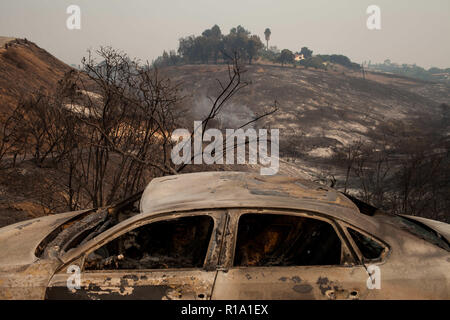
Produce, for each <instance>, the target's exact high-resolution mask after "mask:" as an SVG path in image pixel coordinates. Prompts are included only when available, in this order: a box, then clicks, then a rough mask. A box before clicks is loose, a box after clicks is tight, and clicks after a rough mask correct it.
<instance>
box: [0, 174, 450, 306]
mask: <svg viewBox="0 0 450 320" xmlns="http://www.w3.org/2000/svg"><path fill="white" fill-rule="evenodd" d="M449 240H450V226H449V225H448V224H445V223H442V222H437V221H433V220H428V219H423V218H418V217H410V216H399V215H391V214H388V213H384V212H382V211H379V210H376V209H375V208H371V207H370V206H367V205H365V204H363V203H361V202H360V201H358V200H356V199H354V198H352V197H350V196H346V195H344V194H342V193H340V192H338V191H336V190H333V189H331V188H329V187H326V186H322V185H318V184H315V183H312V182H310V181H306V180H302V179H297V178H290V177H282V176H266V177H265V176H259V175H255V174H250V173H240V172H203V173H192V174H182V175H177V176H167V177H163V178H158V179H154V180H153V181H152V182H151V183H150V184H149V185H148V186H147V188H146V189H145V190H144V192H143V193H142V196H141V195H140V194H138V195H136V196H134V197H132V198H130V199H127V200H125V201H123V202H122V203H119V204H117V205H115V206H111V207H107V208H99V209H95V210H85V211H78V212H68V213H63V214H58V215H52V216H47V217H43V218H38V219H33V220H29V221H26V222H21V223H17V224H14V225H10V226H7V227H4V228H2V229H0V248H2V249H1V251H2V254H1V256H0V297H1V298H2V299H202V300H205V299H207V300H208V299H449V298H450V252H449V251H450V248H449ZM374 270H377V272H374Z"/></svg>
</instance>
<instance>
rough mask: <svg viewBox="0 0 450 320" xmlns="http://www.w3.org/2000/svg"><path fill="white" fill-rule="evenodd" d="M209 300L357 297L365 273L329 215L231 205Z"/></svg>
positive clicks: (361, 291) (363, 288) (362, 289)
mask: <svg viewBox="0 0 450 320" xmlns="http://www.w3.org/2000/svg"><path fill="white" fill-rule="evenodd" d="M226 230H227V232H226V233H225V234H226V238H225V242H224V250H223V251H222V253H221V259H220V262H219V264H220V267H219V272H218V274H217V279H216V283H215V286H214V289H213V294H212V298H213V299H239V300H240V299H257V300H259V299H361V298H364V297H366V296H367V290H368V289H367V285H366V282H367V279H368V273H367V271H366V269H365V268H364V266H363V265H361V264H359V263H358V261H357V260H356V257H355V254H354V252H352V250H351V248H350V247H349V245H348V242H347V240H346V239H345V238H344V237H343V236H342V233H341V230H340V227H339V226H338V225H337V224H336V223H334V221H333V220H331V219H328V218H326V217H323V216H315V215H313V214H310V213H301V212H287V211H274V210H272V211H268V210H258V211H251V210H243V211H242V210H230V212H229V215H228V222H227V226H226Z"/></svg>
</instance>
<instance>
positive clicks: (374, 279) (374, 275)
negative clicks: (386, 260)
mask: <svg viewBox="0 0 450 320" xmlns="http://www.w3.org/2000/svg"><path fill="white" fill-rule="evenodd" d="M367 272H368V273H369V278H367V282H366V284H367V289H370V290H373V289H378V290H380V289H381V270H380V267H378V266H375V265H370V266H368V267H367Z"/></svg>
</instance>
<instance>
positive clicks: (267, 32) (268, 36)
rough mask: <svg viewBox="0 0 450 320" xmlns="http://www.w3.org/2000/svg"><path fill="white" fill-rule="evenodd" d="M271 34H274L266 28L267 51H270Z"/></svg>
mask: <svg viewBox="0 0 450 320" xmlns="http://www.w3.org/2000/svg"><path fill="white" fill-rule="evenodd" d="M271 33H272V32H270V29H269V28H266V30H265V31H264V35H265V36H266V43H267V50H269V40H270V34H271Z"/></svg>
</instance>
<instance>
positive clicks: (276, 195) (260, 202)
mask: <svg viewBox="0 0 450 320" xmlns="http://www.w3.org/2000/svg"><path fill="white" fill-rule="evenodd" d="M262 207H263V208H277V209H294V210H305V211H313V212H318V213H323V214H326V215H329V216H333V217H336V218H341V219H343V220H347V221H348V222H350V223H351V222H356V221H361V219H362V220H366V221H367V220H370V219H367V218H368V217H365V216H364V215H362V214H360V212H359V210H358V207H357V206H356V205H355V204H354V203H353V202H352V201H351V200H350V199H348V198H347V197H345V196H344V195H343V194H342V193H340V192H338V191H336V190H334V189H332V188H328V187H326V186H323V185H320V184H317V183H314V182H311V181H308V180H304V179H300V178H293V177H285V176H262V175H259V174H254V173H246V172H200V173H188V174H181V175H176V176H167V177H162V178H156V179H153V180H152V182H151V183H149V185H148V186H147V187H146V189H145V190H144V192H143V194H142V198H141V202H140V211H141V215H149V216H150V215H152V214H156V213H161V212H173V211H189V210H199V209H218V208H262Z"/></svg>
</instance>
